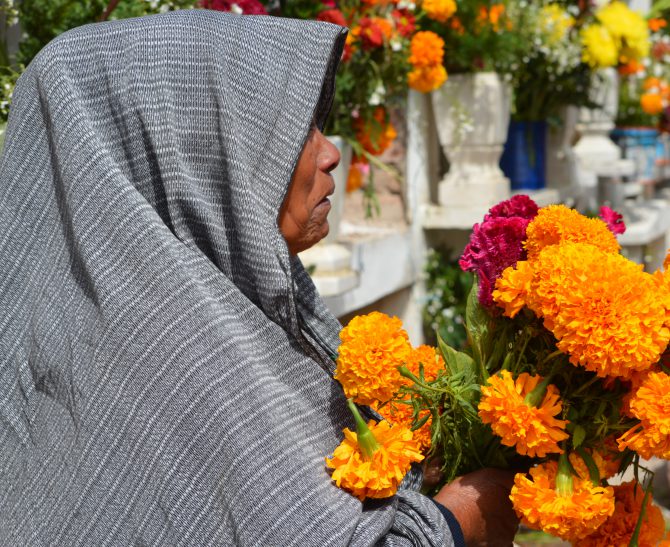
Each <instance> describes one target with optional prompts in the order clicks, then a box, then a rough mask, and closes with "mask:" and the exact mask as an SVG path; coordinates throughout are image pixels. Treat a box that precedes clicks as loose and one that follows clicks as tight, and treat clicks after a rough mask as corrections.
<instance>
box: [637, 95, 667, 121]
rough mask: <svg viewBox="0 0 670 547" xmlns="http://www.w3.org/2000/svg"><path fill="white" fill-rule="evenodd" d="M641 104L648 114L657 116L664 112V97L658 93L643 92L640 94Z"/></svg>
mask: <svg viewBox="0 0 670 547" xmlns="http://www.w3.org/2000/svg"><path fill="white" fill-rule="evenodd" d="M640 106H641V107H642V110H644V112H646V113H647V114H650V115H652V116H656V115H657V114H660V113H661V112H663V99H662V98H661V96H660V95H659V94H657V93H643V94H642V95H641V96H640Z"/></svg>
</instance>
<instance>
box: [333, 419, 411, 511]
mask: <svg viewBox="0 0 670 547" xmlns="http://www.w3.org/2000/svg"><path fill="white" fill-rule="evenodd" d="M367 427H368V428H369V429H370V432H371V433H372V435H373V436H374V438H375V441H376V444H377V448H376V450H375V451H374V453H373V454H372V455H371V456H368V455H367V454H366V453H365V452H366V451H365V449H364V448H362V447H361V445H360V444H359V442H358V435H357V434H356V433H354V432H353V431H351V430H349V429H344V440H343V441H342V443H341V444H340V445H339V446H338V447H337V448H336V449H335V451H334V452H333V457H332V458H330V459H328V458H326V466H327V467H329V468H330V469H333V473H332V479H333V480H334V481H335V484H336V485H337V486H338V487H339V488H343V489H344V490H346V491H348V492H350V493H351V494H352V495H354V496H356V497H357V498H358V499H360V500H361V501H362V500H364V499H365V498H388V497H389V496H393V495H394V494H395V493H396V491H397V490H398V485H399V484H400V482H401V481H402V479H403V478H404V476H405V474H406V473H407V471H409V468H410V465H411V464H412V462H420V461H421V460H423V456H422V455H421V451H420V448H419V445H418V443H417V442H416V441H415V440H414V439H413V437H412V432H411V431H410V430H409V429H407V428H405V427H401V426H393V427H391V426H390V425H389V423H388V422H386V421H382V422H379V423H378V424H375V422H374V420H370V421H369V422H368V424H367Z"/></svg>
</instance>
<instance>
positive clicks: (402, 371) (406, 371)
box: [398, 366, 446, 393]
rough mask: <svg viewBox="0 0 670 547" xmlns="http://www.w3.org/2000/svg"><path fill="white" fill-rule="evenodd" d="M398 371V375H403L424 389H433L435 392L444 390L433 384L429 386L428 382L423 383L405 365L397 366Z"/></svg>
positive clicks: (443, 391)
mask: <svg viewBox="0 0 670 547" xmlns="http://www.w3.org/2000/svg"><path fill="white" fill-rule="evenodd" d="M398 372H399V373H400V376H404V377H405V378H407V379H409V380H412V382H414V383H415V384H416V385H417V386H419V387H422V388H424V389H428V390H430V391H435V392H436V393H445V391H446V390H444V389H438V388H435V387H433V386H429V385H428V384H424V383H423V382H422V381H421V380H419V379H418V378H417V377H416V376H415V375H414V374H412V373H411V372H410V371H409V369H408V368H407V367H404V366H400V367H398Z"/></svg>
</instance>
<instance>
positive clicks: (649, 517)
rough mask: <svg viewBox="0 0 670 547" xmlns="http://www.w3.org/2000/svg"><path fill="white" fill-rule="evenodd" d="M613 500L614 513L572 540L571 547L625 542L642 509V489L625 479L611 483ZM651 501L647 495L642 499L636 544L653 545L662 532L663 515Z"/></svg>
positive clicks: (641, 546) (640, 545)
mask: <svg viewBox="0 0 670 547" xmlns="http://www.w3.org/2000/svg"><path fill="white" fill-rule="evenodd" d="M614 499H615V509H614V514H613V515H612V516H611V517H610V518H608V519H607V520H606V521H605V523H604V524H602V525H601V526H600V527H599V528H598V529H597V530H596V531H595V532H594V533H592V534H590V535H588V536H586V537H585V538H583V539H580V540H578V541H577V542H576V543H574V545H575V547H612V546H617V545H622V546H627V545H629V543H630V540H631V538H632V536H633V532H634V531H635V527H636V526H637V521H638V519H639V516H640V511H641V510H642V502H643V500H644V491H643V490H642V487H641V486H640V485H639V484H638V483H637V482H635V481H631V482H626V483H623V484H620V485H617V486H614ZM651 500H652V498H651V496H649V497H648V498H647V500H646V502H645V510H644V516H643V518H642V527H641V529H640V535H639V536H638V540H637V545H638V547H656V546H657V545H658V542H659V541H660V540H661V539H662V538H663V535H664V534H665V521H664V520H663V514H662V513H661V510H660V509H659V508H658V507H656V506H655V505H653V504H652V503H651Z"/></svg>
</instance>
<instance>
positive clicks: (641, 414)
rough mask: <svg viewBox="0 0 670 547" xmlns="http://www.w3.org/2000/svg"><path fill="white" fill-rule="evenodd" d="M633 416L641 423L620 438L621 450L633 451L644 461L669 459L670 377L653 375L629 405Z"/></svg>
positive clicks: (635, 394) (642, 384)
mask: <svg viewBox="0 0 670 547" xmlns="http://www.w3.org/2000/svg"><path fill="white" fill-rule="evenodd" d="M629 411H630V413H631V414H632V415H633V416H634V417H635V418H637V419H638V420H640V424H638V425H636V426H635V427H633V428H631V429H629V430H628V431H627V432H626V433H624V434H623V435H622V436H621V437H620V438H619V448H620V449H622V450H623V449H625V448H630V449H631V450H634V451H635V452H637V453H638V454H640V456H642V457H643V458H646V459H648V458H651V457H652V456H658V457H659V458H664V459H669V458H670V376H668V375H667V374H665V373H664V372H652V373H650V374H649V375H648V376H647V377H646V378H645V379H644V380H643V382H642V383H641V384H640V387H639V388H638V389H637V391H635V393H634V395H633V396H632V398H631V399H630V403H629Z"/></svg>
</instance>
